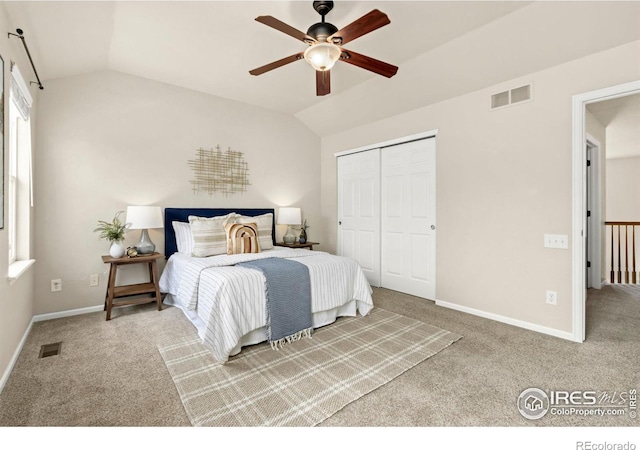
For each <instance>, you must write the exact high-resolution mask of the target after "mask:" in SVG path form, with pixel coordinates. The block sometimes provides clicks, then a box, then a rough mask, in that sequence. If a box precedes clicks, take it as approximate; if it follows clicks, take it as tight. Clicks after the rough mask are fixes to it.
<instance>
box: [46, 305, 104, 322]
mask: <svg viewBox="0 0 640 450" xmlns="http://www.w3.org/2000/svg"><path fill="white" fill-rule="evenodd" d="M102 310H104V305H100V306H89V307H87V308H78V309H69V310H67V311H59V312H54V313H47V314H38V315H36V316H33V322H42V321H44V320H51V319H60V318H61V317H71V316H79V315H80V314H89V313H93V312H98V311H102Z"/></svg>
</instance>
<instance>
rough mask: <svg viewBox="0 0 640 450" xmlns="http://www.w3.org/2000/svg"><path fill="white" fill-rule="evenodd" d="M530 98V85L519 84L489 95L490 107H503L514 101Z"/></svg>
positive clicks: (518, 101)
mask: <svg viewBox="0 0 640 450" xmlns="http://www.w3.org/2000/svg"><path fill="white" fill-rule="evenodd" d="M527 100H531V85H530V84H527V85H525V86H520V87H517V88H514V89H510V90H508V91H504V92H498V93H497V94H493V95H492V96H491V109H497V108H503V107H505V106H509V105H513V104H515V103H520V102H524V101H527Z"/></svg>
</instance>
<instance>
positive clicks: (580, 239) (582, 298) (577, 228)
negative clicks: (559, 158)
mask: <svg viewBox="0 0 640 450" xmlns="http://www.w3.org/2000/svg"><path fill="white" fill-rule="evenodd" d="M638 93H640V80H638V81H632V82H629V83H625V84H620V85H617V86H611V87H608V88H604V89H599V90H597V91H591V92H586V93H584V94H578V95H574V96H573V144H572V147H573V196H572V197H573V206H572V219H573V225H572V237H573V239H572V242H573V249H572V250H573V251H572V261H573V268H572V278H573V279H572V284H573V295H572V297H573V327H572V328H573V330H572V335H573V340H574V341H576V342H583V341H584V338H585V325H586V319H585V308H586V298H587V290H586V287H585V283H586V254H585V253H586V252H585V239H586V236H585V233H584V230H585V229H586V225H587V198H586V185H587V170H586V164H585V161H586V158H587V155H586V152H587V149H586V131H585V106H586V105H588V104H589V103H595V102H599V101H603V100H611V99H614V98H618V97H625V96H627V95H632V94H638Z"/></svg>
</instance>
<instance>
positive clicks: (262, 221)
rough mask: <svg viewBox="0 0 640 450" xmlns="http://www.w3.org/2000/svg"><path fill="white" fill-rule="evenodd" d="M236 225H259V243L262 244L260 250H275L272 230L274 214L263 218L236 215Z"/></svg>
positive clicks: (263, 215)
mask: <svg viewBox="0 0 640 450" xmlns="http://www.w3.org/2000/svg"><path fill="white" fill-rule="evenodd" d="M234 220H235V222H236V223H255V224H257V225H258V241H259V242H260V250H270V249H272V248H273V237H272V236H271V229H272V228H273V214H272V213H266V214H262V215H261V216H254V217H250V216H243V215H241V214H236V216H235V219H234Z"/></svg>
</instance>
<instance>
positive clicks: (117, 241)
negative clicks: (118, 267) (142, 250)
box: [93, 211, 129, 258]
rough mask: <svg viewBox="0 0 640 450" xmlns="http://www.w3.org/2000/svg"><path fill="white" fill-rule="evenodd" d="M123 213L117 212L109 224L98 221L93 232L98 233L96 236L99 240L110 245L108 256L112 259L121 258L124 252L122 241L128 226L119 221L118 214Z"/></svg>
mask: <svg viewBox="0 0 640 450" xmlns="http://www.w3.org/2000/svg"><path fill="white" fill-rule="evenodd" d="M123 212H124V211H118V212H117V213H116V215H115V216H114V217H113V220H112V221H111V222H107V221H105V220H99V221H98V226H97V227H96V229H95V230H93V231H94V232H95V233H100V234H99V235H98V236H99V237H100V239H105V240H107V241H109V242H110V243H111V247H110V248H109V254H110V255H111V256H112V257H113V258H122V257H123V256H124V252H125V251H126V249H125V247H124V245H123V244H122V241H123V240H124V233H125V231H127V228H129V224H128V223H124V222H123V221H122V220H120V214H122V213H123Z"/></svg>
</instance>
